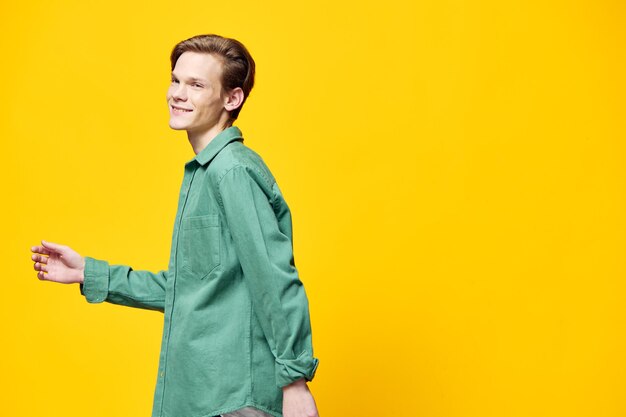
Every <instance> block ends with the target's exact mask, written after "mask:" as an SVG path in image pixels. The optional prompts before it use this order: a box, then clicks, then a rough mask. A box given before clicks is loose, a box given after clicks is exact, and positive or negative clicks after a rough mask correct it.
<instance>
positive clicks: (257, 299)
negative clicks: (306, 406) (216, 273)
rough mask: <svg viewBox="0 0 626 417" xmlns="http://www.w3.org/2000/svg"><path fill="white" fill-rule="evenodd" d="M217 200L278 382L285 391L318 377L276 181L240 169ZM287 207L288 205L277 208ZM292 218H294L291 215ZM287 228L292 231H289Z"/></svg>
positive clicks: (221, 188) (224, 181)
mask: <svg viewBox="0 0 626 417" xmlns="http://www.w3.org/2000/svg"><path fill="white" fill-rule="evenodd" d="M219 194H220V195H219V198H220V203H221V205H222V209H223V210H224V214H225V217H226V223H227V225H228V228H229V230H230V233H231V236H232V239H233V245H234V248H235V252H236V254H237V256H238V258H239V261H240V263H241V267H242V270H243V274H244V281H245V283H246V285H247V287H248V289H249V291H250V294H251V297H252V305H253V309H254V312H255V314H256V316H257V318H258V320H259V323H260V325H261V327H262V329H263V333H264V334H265V337H266V339H267V340H268V343H269V345H270V348H271V350H272V353H273V354H274V356H275V359H276V362H275V371H276V373H275V375H276V383H277V385H278V386H279V387H284V386H286V385H289V384H290V383H292V382H294V381H296V380H298V379H302V378H305V379H306V380H308V381H310V380H312V379H313V376H314V375H315V371H316V370H317V366H318V363H319V360H318V359H317V358H315V357H313V348H312V343H311V324H310V317H309V305H308V299H307V296H306V293H305V290H304V286H303V284H302V282H301V281H300V279H299V276H298V271H297V269H296V267H295V263H294V257H293V244H292V240H291V238H290V236H291V230H290V228H291V222H290V220H289V222H288V226H285V224H283V229H282V230H281V225H280V224H279V221H278V219H277V213H276V212H275V208H274V205H273V204H277V203H278V202H277V201H275V199H276V198H278V197H280V198H282V196H281V195H280V192H279V190H278V188H277V185H276V183H275V182H273V181H269V180H267V179H266V177H263V175H262V174H260V173H258V172H256V171H254V168H251V167H247V166H236V167H234V168H232V169H230V170H229V171H228V172H227V173H226V174H224V175H223V177H222V178H221V180H220V182H219ZM280 210H283V213H282V214H284V211H285V210H287V211H288V208H287V206H286V204H284V205H282V206H281V208H280V209H279V210H278V211H279V212H280ZM289 219H290V217H289ZM287 228H289V230H286V229H287Z"/></svg>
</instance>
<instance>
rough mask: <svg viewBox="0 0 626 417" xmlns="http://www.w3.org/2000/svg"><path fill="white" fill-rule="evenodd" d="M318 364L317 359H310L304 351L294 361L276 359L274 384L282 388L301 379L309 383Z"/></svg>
mask: <svg viewBox="0 0 626 417" xmlns="http://www.w3.org/2000/svg"><path fill="white" fill-rule="evenodd" d="M319 362H320V361H319V359H317V358H314V357H312V356H311V355H310V354H309V353H308V352H306V351H305V352H302V353H301V354H300V356H298V357H297V358H296V359H287V360H285V359H280V358H276V384H277V385H278V386H279V387H284V386H286V385H289V384H291V383H292V382H295V381H297V380H299V379H302V378H305V379H306V380H307V381H311V380H312V379H313V377H314V376H315V371H317V366H318V365H319Z"/></svg>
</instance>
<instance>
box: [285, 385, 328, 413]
mask: <svg viewBox="0 0 626 417" xmlns="http://www.w3.org/2000/svg"><path fill="white" fill-rule="evenodd" d="M283 417H319V414H317V406H316V405H315V400H314V399H313V395H311V391H309V387H308V386H307V385H306V381H305V380H304V379H299V380H297V381H296V382H294V383H292V384H290V385H287V386H285V387H283Z"/></svg>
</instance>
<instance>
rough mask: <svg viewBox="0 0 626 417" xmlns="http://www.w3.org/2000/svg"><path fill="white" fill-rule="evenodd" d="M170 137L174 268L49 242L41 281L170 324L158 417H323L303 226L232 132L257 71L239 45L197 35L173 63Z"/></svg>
mask: <svg viewBox="0 0 626 417" xmlns="http://www.w3.org/2000/svg"><path fill="white" fill-rule="evenodd" d="M170 59H171V66H172V83H171V85H170V87H169V90H168V92H167V103H168V106H169V111H170V122H169V125H170V127H171V128H172V129H176V130H185V131H186V132H187V137H188V139H189V143H190V144H191V146H192V148H193V150H194V153H195V154H196V156H195V158H193V159H192V160H190V161H189V162H187V163H186V164H185V171H184V176H183V183H182V186H181V191H180V196H179V202H178V211H177V214H176V218H175V224H174V232H173V238H172V247H171V253H170V262H169V267H168V269H167V270H163V271H159V272H158V273H153V272H150V271H135V270H133V269H132V268H131V267H130V266H125V265H109V263H108V262H106V261H104V260H98V259H95V258H92V257H89V256H86V257H82V256H80V255H79V254H78V253H76V252H75V251H74V250H72V249H71V248H69V247H68V246H65V245H60V244H57V243H52V242H47V241H43V240H42V246H33V247H32V248H31V250H32V251H33V252H35V253H34V254H33V255H32V259H33V261H35V264H34V268H35V270H36V271H38V272H37V276H38V278H39V279H41V280H48V281H54V282H61V283H75V282H78V283H79V284H80V292H81V294H83V295H84V296H85V298H86V300H87V301H88V302H90V303H100V302H103V301H106V302H110V303H115V304H120V305H125V306H129V307H136V308H144V309H152V310H158V311H161V312H163V313H164V327H163V338H162V345H161V354H160V359H159V369H158V374H157V384H156V388H155V395H154V404H153V411H152V416H153V417H205V416H206V417H210V416H217V415H222V416H225V417H226V416H228V417H234V416H241V417H243V416H246V417H247V416H255V417H256V416H268V415H271V416H276V417H278V416H284V417H305V416H306V417H315V416H317V415H318V414H317V408H316V405H315V401H314V399H313V397H312V395H311V393H310V391H309V389H308V387H307V384H306V382H307V381H310V380H311V379H312V378H313V376H314V374H315V371H316V369H317V365H318V359H317V358H315V357H313V350H312V344H311V327H310V321H309V311H308V301H307V297H306V294H305V291H304V287H303V285H302V282H301V281H300V280H299V277H298V271H297V269H296V267H295V263H294V258H293V244H292V230H291V215H290V211H289V208H288V206H287V204H286V202H285V200H284V198H283V196H282V194H281V191H280V189H279V188H278V185H277V183H276V181H275V179H274V177H273V176H272V174H271V172H270V171H269V169H268V168H267V166H266V165H265V163H264V162H263V160H262V159H261V157H260V156H259V155H257V154H256V153H255V152H254V151H252V150H251V149H250V148H248V147H246V146H245V145H244V144H243V137H242V134H241V131H240V130H239V129H238V128H237V127H236V126H233V125H232V123H233V122H234V121H235V120H236V119H237V117H238V115H239V112H240V111H241V108H242V106H243V104H244V102H245V101H246V98H247V97H248V95H249V94H250V90H251V89H252V87H253V85H254V73H255V63H254V60H253V59H252V57H251V56H250V54H249V53H248V51H247V50H246V48H245V47H244V46H243V45H242V44H241V43H240V42H238V41H236V40H234V39H229V38H224V37H221V36H217V35H199V36H195V37H193V38H190V39H187V40H185V41H182V42H180V43H179V44H177V45H176V46H175V47H174V49H173V51H172V53H171V57H170Z"/></svg>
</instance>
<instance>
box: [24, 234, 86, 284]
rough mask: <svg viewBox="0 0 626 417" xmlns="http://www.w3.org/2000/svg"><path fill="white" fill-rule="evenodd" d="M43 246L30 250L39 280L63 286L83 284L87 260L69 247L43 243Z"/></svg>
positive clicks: (43, 241)
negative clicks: (58, 283) (76, 283)
mask: <svg viewBox="0 0 626 417" xmlns="http://www.w3.org/2000/svg"><path fill="white" fill-rule="evenodd" d="M41 244H42V245H43V246H33V247H31V248H30V250H31V252H34V253H33V254H32V255H31V259H32V260H33V261H35V265H34V266H33V267H34V269H35V271H38V272H37V278H39V279H40V280H45V281H54V282H60V283H63V284H72V283H75V282H79V283H82V282H83V280H84V275H83V272H84V270H85V259H84V258H83V257H82V256H80V255H79V254H78V253H77V252H76V251H75V250H73V249H72V248H70V247H69V246H65V245H59V244H58V243H52V242H47V241H45V240H42V241H41Z"/></svg>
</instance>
